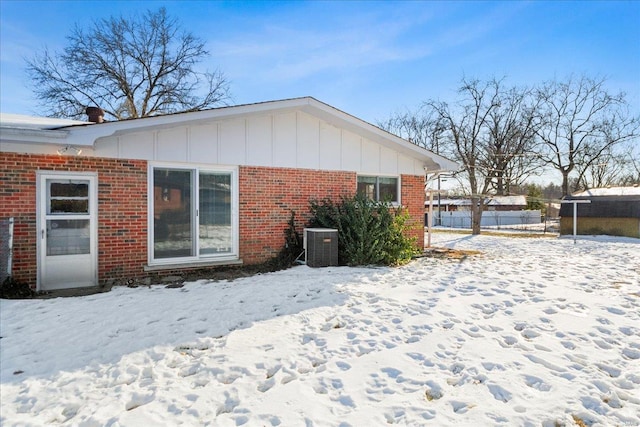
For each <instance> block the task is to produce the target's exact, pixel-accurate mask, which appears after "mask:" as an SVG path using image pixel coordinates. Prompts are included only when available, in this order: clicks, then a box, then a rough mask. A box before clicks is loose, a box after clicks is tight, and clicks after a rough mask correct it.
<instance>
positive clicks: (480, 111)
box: [425, 79, 500, 234]
mask: <svg viewBox="0 0 640 427" xmlns="http://www.w3.org/2000/svg"><path fill="white" fill-rule="evenodd" d="M458 93H459V94H460V96H461V97H462V99H460V100H459V101H458V102H457V103H456V105H455V106H454V107H453V108H452V107H450V106H449V105H448V104H447V103H446V102H440V101H428V102H427V103H426V104H425V107H426V108H427V109H429V110H431V111H433V112H434V113H435V116H436V117H438V119H439V122H440V123H442V125H443V126H444V129H445V136H446V141H447V143H448V146H449V149H450V150H451V151H452V152H453V154H454V155H455V158H456V159H457V160H458V161H460V162H461V163H462V170H463V172H464V175H465V177H466V179H467V181H468V189H469V191H470V195H471V228H472V233H473V234H480V223H481V219H482V211H483V210H484V205H485V195H486V193H487V190H488V189H489V187H490V185H491V180H492V179H493V174H492V173H491V171H489V170H487V169H486V167H484V166H483V163H484V164H486V159H487V158H488V157H489V156H488V154H487V153H486V152H485V149H486V147H487V132H486V127H487V123H488V117H489V115H490V114H491V112H492V111H493V110H494V109H495V108H497V107H498V105H499V95H500V92H499V84H498V82H496V81H493V82H488V83H483V82H480V81H479V80H467V79H463V80H462V82H461V87H460V88H459V89H458Z"/></svg>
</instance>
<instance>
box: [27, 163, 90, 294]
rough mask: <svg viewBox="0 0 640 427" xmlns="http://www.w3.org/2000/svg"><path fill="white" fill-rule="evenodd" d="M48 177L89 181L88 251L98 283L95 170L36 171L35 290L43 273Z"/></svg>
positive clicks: (40, 283)
mask: <svg viewBox="0 0 640 427" xmlns="http://www.w3.org/2000/svg"><path fill="white" fill-rule="evenodd" d="M48 179H63V180H64V179H77V180H88V181H89V237H90V243H89V251H90V254H91V263H92V265H93V270H94V271H93V284H92V285H90V286H97V285H98V173H97V172H68V171H51V170H38V171H36V254H37V256H36V263H37V264H36V265H37V275H36V277H37V279H36V291H42V290H44V289H42V281H43V280H42V275H43V273H44V262H45V261H44V258H45V257H46V250H47V249H46V245H45V244H44V243H45V239H44V237H43V236H44V234H45V233H46V223H47V213H46V208H47V185H46V183H47V180H48Z"/></svg>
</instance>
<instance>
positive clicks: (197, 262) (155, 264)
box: [146, 162, 240, 270]
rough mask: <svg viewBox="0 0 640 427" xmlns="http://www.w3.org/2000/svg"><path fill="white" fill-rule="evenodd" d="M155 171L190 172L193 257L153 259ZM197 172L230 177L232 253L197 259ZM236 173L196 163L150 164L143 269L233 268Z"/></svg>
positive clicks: (237, 249)
mask: <svg viewBox="0 0 640 427" xmlns="http://www.w3.org/2000/svg"><path fill="white" fill-rule="evenodd" d="M155 169H176V170H185V171H191V172H193V175H192V177H191V180H192V188H191V191H192V197H191V204H192V206H191V208H192V213H191V221H192V227H193V236H194V241H193V244H194V246H195V249H196V251H195V252H196V255H195V256H189V257H176V258H161V259H155V258H154V239H155V235H154V233H155V230H154V228H155V223H154V170H155ZM200 172H213V173H220V172H222V173H230V174H231V198H232V200H231V244H232V248H231V252H228V253H225V254H222V255H216V254H206V255H200V254H199V252H200V241H199V240H200V233H199V232H198V225H199V212H198V211H199V206H200V191H199V183H198V181H199V180H198V178H199V176H200ZM238 174H239V169H238V167H237V166H224V165H207V164H196V163H169V162H149V164H148V166H147V264H148V266H147V267H146V269H149V270H156V269H162V268H163V267H165V268H171V267H189V266H194V267H195V266H206V265H209V264H210V265H221V264H228V263H231V264H235V263H238V262H240V260H239V256H240V235H239V234H240V215H239V212H240V211H239V206H240V200H239V195H240V192H239V183H240V180H239V177H238Z"/></svg>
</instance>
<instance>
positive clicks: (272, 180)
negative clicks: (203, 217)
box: [240, 166, 356, 264]
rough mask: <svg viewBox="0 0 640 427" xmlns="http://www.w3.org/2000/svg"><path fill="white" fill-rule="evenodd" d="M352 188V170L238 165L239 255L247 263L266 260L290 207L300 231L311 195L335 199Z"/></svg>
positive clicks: (279, 242) (278, 243) (276, 247)
mask: <svg viewBox="0 0 640 427" xmlns="http://www.w3.org/2000/svg"><path fill="white" fill-rule="evenodd" d="M355 189H356V174H355V173H354V172H336V171H330V172H329V171H318V170H304V169H285V168H267V167H249V166H242V167H240V256H241V257H242V259H243V260H244V262H245V263H247V264H253V263H258V262H262V261H266V260H268V259H269V258H271V257H272V256H274V255H276V254H277V253H278V251H280V249H282V247H283V245H284V231H285V229H286V228H287V226H288V225H287V223H288V221H289V218H290V217H291V211H294V212H295V214H296V229H297V230H300V231H302V228H303V227H304V225H305V224H306V222H307V221H308V220H309V218H310V212H309V200H310V199H314V198H315V199H318V200H321V199H323V198H331V199H333V200H336V201H337V200H340V196H342V195H344V196H351V195H353V194H354V193H355Z"/></svg>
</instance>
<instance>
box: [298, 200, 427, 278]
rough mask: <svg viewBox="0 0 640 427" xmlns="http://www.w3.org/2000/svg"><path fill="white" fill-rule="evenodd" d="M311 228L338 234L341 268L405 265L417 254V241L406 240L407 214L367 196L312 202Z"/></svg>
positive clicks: (408, 238) (412, 239)
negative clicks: (332, 229)
mask: <svg viewBox="0 0 640 427" xmlns="http://www.w3.org/2000/svg"><path fill="white" fill-rule="evenodd" d="M310 204H311V213H312V216H313V217H312V219H311V221H310V224H309V226H310V227H326V228H335V229H337V230H338V248H339V249H338V258H339V261H340V264H342V265H352V266H353V265H397V264H404V263H407V262H408V261H410V260H411V258H412V257H413V256H414V255H415V254H417V253H418V251H417V248H416V242H415V240H416V239H415V238H410V237H407V236H406V234H405V232H406V231H408V229H409V227H408V225H407V220H408V218H409V215H408V213H406V212H404V211H402V209H401V208H397V209H396V208H394V207H393V206H392V205H391V204H390V203H386V202H376V201H373V200H370V199H368V198H367V197H365V196H364V195H361V194H358V195H356V196H354V197H351V198H348V197H342V199H341V201H340V203H337V204H336V203H334V202H333V201H332V200H329V199H323V200H321V201H317V200H312V201H311V202H310Z"/></svg>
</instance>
